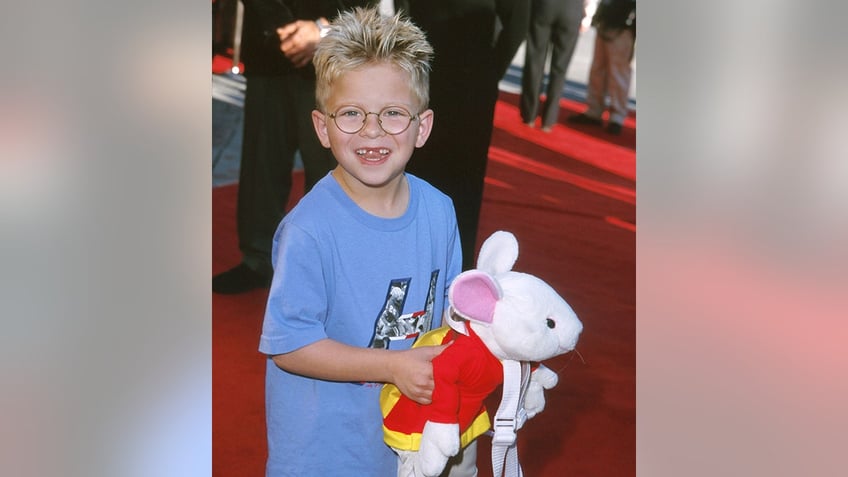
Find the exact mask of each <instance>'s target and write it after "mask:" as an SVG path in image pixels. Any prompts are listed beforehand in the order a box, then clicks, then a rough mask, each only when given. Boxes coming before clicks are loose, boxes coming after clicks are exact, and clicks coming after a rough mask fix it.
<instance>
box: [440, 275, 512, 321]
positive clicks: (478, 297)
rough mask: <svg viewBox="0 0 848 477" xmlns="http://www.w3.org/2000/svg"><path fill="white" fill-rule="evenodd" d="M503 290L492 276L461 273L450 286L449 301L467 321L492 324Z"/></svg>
mask: <svg viewBox="0 0 848 477" xmlns="http://www.w3.org/2000/svg"><path fill="white" fill-rule="evenodd" d="M500 298H501V289H500V287H499V286H498V284H497V283H496V282H495V280H494V279H493V278H492V276H491V275H489V274H488V273H485V272H481V271H479V270H469V271H467V272H463V273H460V274H459V275H458V276H457V277H456V279H454V281H453V283H452V284H451V286H450V290H449V291H448V299H449V300H450V303H451V306H452V307H453V309H454V311H456V312H457V313H459V315H460V316H462V317H463V318H465V319H467V320H472V321H477V322H479V323H483V324H491V323H492V321H493V319H494V315H495V305H496V304H497V302H498V300H499V299H500Z"/></svg>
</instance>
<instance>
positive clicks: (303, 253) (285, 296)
mask: <svg viewBox="0 0 848 477" xmlns="http://www.w3.org/2000/svg"><path fill="white" fill-rule="evenodd" d="M274 240H275V244H274V249H275V250H274V251H275V253H274V278H273V280H272V282H271V290H270V292H269V295H268V304H267V306H266V307H265V320H264V322H263V325H262V336H261V337H260V340H259V351H260V352H262V353H265V354H268V355H276V354H282V353H288V352H291V351H294V350H297V349H299V348H302V347H304V346H306V345H309V344H311V343H314V342H316V341H319V340H321V339H324V338H326V337H327V332H326V330H325V327H324V324H325V322H326V318H327V307H328V300H327V287H326V284H325V280H324V267H323V266H322V260H321V248H320V247H319V243H318V241H317V240H315V238H314V237H313V236H311V235H309V234H308V233H306V232H305V231H304V230H302V229H301V228H300V227H298V226H297V225H293V224H290V223H289V224H283V225H282V226H281V227H280V229H279V231H278V233H277V234H276V236H275V238H274Z"/></svg>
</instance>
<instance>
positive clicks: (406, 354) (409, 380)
mask: <svg viewBox="0 0 848 477" xmlns="http://www.w3.org/2000/svg"><path fill="white" fill-rule="evenodd" d="M448 346H450V343H448V344H445V345H440V346H422V347H420V348H412V349H410V350H407V351H401V352H399V353H398V354H397V359H393V360H392V361H391V364H390V367H391V374H392V378H393V380H392V383H393V384H394V385H395V386H397V387H398V389H400V392H402V393H403V394H404V395H405V396H406V397H408V398H410V399H412V400H413V401H415V402H417V403H419V404H430V403H431V402H432V400H433V388H435V387H436V382H435V380H434V379H433V363H432V361H433V358H435V357H436V356H438V355H439V354H441V353H442V351H444V350H445V348H447V347H448Z"/></svg>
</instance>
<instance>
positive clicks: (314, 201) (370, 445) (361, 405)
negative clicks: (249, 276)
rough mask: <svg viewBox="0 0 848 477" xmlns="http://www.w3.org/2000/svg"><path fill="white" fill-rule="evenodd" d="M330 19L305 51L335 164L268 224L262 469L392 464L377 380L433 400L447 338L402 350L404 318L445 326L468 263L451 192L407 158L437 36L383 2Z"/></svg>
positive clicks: (347, 469)
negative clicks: (270, 266)
mask: <svg viewBox="0 0 848 477" xmlns="http://www.w3.org/2000/svg"><path fill="white" fill-rule="evenodd" d="M330 28H331V30H330V32H329V34H328V35H327V36H326V37H325V38H324V39H323V40H322V41H321V43H320V44H319V45H318V49H317V51H316V53H315V58H314V64H315V68H316V72H317V85H316V98H317V109H316V110H315V111H313V112H312V121H313V125H314V130H315V132H316V133H317V136H318V138H319V140H320V142H321V144H322V145H323V146H324V147H326V148H329V150H331V151H332V153H333V155H334V156H335V158H336V160H337V163H338V165H337V166H336V167H335V168H334V169H333V170H332V172H331V173H329V174H327V175H325V176H324V177H323V178H322V179H321V180H320V181H318V183H317V184H315V186H314V187H313V188H312V189H311V190H310V191H309V192H308V193H307V194H306V195H305V196H304V197H303V198H302V199H301V200H300V202H298V204H297V205H296V206H295V207H294V209H292V210H291V211H290V212H289V213H288V214H287V215H286V216H285V218H284V219H283V221H282V222H281V223H280V226H279V228H278V229H277V232H276V234H275V237H274V246H273V251H272V256H273V263H274V277H273V281H272V284H271V290H270V293H269V296H268V303H267V307H266V310H265V319H264V322H263V326H262V335H261V338H260V341H259V351H260V352H262V353H264V354H265V355H267V357H268V359H267V362H266V378H265V403H266V422H267V436H268V462H267V468H266V476H267V477H281V476H303V477H310V476H341V475H345V476H348V475H349V476H356V477H396V476H397V472H398V470H397V456H396V455H395V454H394V452H393V451H392V450H391V449H390V448H389V447H388V446H386V444H385V443H384V442H383V429H382V412H381V409H380V402H379V395H380V392H381V390H382V384H383V383H387V382H389V383H394V384H395V385H396V386H397V387H398V388H399V389H400V390H401V392H403V393H404V394H405V395H406V396H408V397H410V398H411V399H413V400H415V401H416V402H419V403H421V404H428V403H429V402H430V401H431V399H432V393H433V388H434V386H435V382H434V378H433V366H432V362H431V361H432V359H433V358H435V357H436V356H437V355H438V354H439V353H441V352H442V350H443V349H444V348H445V346H424V347H419V348H415V349H411V346H412V344H413V342H414V341H415V335H416V334H417V333H414V332H410V331H411V330H417V331H419V332H420V333H425V332H427V331H429V330H431V329H434V328H437V327H439V326H441V322H442V315H443V312H444V308H445V303H446V296H447V292H448V286H449V284H450V283H451V282H452V281H453V279H454V277H456V276H457V275H458V274H459V272H460V264H461V262H462V250H461V248H460V246H459V239H458V230H457V225H456V215H455V212H454V208H453V204H452V203H451V200H450V198H449V197H447V196H446V195H445V194H443V193H441V192H439V191H438V190H436V189H435V188H434V187H433V186H431V185H429V184H428V183H426V182H425V181H423V180H421V179H419V178H417V177H415V176H413V175H412V174H408V173H406V172H405V171H404V168H405V166H406V164H407V162H408V161H409V159H410V157H411V156H412V152H413V151H414V150H415V149H416V148H418V147H421V146H423V145H424V144H425V142H426V141H427V138H428V137H429V135H430V131H431V130H432V127H433V120H434V115H433V111H432V110H430V109H429V108H428V107H427V105H428V99H429V98H428V90H427V88H428V84H429V81H428V75H429V64H430V63H429V62H430V59H431V57H432V55H433V49H432V47H431V46H430V44H429V43H428V42H427V39H426V37H425V36H424V33H423V32H422V31H421V30H420V29H419V28H418V27H416V26H415V25H414V24H412V23H411V22H410V21H408V20H405V19H403V18H401V17H399V16H396V17H388V16H383V15H380V13H379V11H378V10H376V9H367V10H366V9H359V8H357V9H355V10H353V11H352V12H346V13H342V14H341V15H340V16H339V17H338V18H337V19H336V20H335V21H334V22H333V23H332V24H331V27H330ZM400 330H402V331H400ZM468 462H472V466H473V468H472V469H471V471H474V473H476V458H475V459H469V460H468ZM471 471H469V472H467V473H464V474H461V475H463V476H471V475H474V473H471Z"/></svg>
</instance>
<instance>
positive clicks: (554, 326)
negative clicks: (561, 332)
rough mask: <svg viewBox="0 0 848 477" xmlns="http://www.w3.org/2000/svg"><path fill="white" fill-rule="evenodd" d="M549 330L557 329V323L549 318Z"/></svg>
mask: <svg viewBox="0 0 848 477" xmlns="http://www.w3.org/2000/svg"><path fill="white" fill-rule="evenodd" d="M548 328H550V329H554V328H556V321H554V320H552V319H550V318H548Z"/></svg>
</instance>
